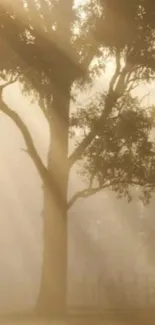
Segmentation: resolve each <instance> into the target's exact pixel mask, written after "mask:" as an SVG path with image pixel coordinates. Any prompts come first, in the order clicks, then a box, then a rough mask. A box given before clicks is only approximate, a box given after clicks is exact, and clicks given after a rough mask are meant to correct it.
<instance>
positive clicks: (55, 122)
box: [0, 0, 155, 313]
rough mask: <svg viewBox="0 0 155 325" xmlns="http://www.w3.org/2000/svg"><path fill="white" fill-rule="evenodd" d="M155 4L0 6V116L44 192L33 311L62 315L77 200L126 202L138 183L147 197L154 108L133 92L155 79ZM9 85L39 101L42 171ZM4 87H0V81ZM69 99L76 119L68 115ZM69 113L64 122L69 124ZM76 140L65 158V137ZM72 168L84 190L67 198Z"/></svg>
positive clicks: (154, 149) (152, 176)
mask: <svg viewBox="0 0 155 325" xmlns="http://www.w3.org/2000/svg"><path fill="white" fill-rule="evenodd" d="M154 16H155V5H154V3H153V1H146V0H143V1H142V0H131V1H130V2H129V3H126V2H124V1H123V0H118V1H114V0H102V1H101V0H91V1H87V2H86V3H85V5H83V6H79V7H78V8H75V6H74V2H73V1H72V0H66V1H64V0H58V1H47V0H42V1H40V0H37V1H34V0H25V1H23V2H21V1H16V3H15V4H14V3H13V4H12V6H11V5H8V2H6V4H5V3H4V4H1V5H0V17H1V20H0V42H1V49H2V50H1V54H0V71H1V78H2V79H3V81H4V84H3V85H2V86H1V103H0V104H1V106H0V107H1V110H2V111H3V112H4V113H6V114H7V115H8V116H10V117H11V118H12V119H13V120H14V122H15V123H16V125H17V126H18V127H19V128H20V130H21V132H22V134H23V136H24V139H25V141H26V144H27V148H28V153H29V155H30V157H31V158H32V159H33V161H34V163H35V165H36V167H37V169H38V171H39V174H40V176H41V178H42V180H43V183H44V186H45V204H44V263H43V271H42V282H41V289H40V295H39V299H38V308H39V310H40V311H42V312H46V313H47V312H52V311H53V312H59V313H60V311H62V312H63V311H64V310H65V302H66V270H67V268H66V264H67V211H68V208H69V207H71V206H72V204H73V203H74V202H75V201H76V200H77V199H78V198H80V197H82V198H84V197H88V196H89V195H93V194H94V193H97V192H98V191H100V190H103V189H104V188H112V189H113V190H114V191H116V193H117V195H118V196H119V197H121V196H127V197H128V200H129V201H130V200H131V197H132V195H131V193H130V188H131V186H139V187H141V188H142V190H143V194H144V195H143V197H144V198H145V201H148V200H149V198H150V195H151V192H152V191H153V190H154V184H155V167H154V166H155V164H154V153H155V146H154V143H153V142H152V141H151V138H150V133H151V130H152V129H153V127H154V118H153V108H152V107H144V105H143V103H140V101H139V99H138V98H136V97H135V95H134V92H133V90H134V89H135V88H136V87H138V86H139V85H140V84H141V83H149V82H151V81H152V80H154V77H155V75H154V68H155V64H154V62H155V61H154V54H155V52H154V41H155V20H154ZM109 59H113V60H114V61H115V71H114V74H113V76H112V78H111V81H110V83H109V87H108V90H107V91H105V89H103V91H101V92H100V93H99V94H97V95H96V96H95V97H92V96H91V98H90V101H89V103H88V105H86V106H82V107H78V106H77V103H76V96H74V95H75V94H74V90H75V89H76V90H78V89H79V90H80V89H81V88H83V87H86V88H87V89H89V88H91V87H92V85H93V81H94V78H95V76H96V75H97V76H98V77H99V76H101V75H103V73H104V71H105V68H106V65H107V64H108V60H109ZM16 80H18V81H19V82H20V83H21V84H22V90H23V92H24V94H31V95H32V96H33V98H35V100H37V101H38V102H39V104H40V107H41V109H42V111H43V113H44V115H45V117H46V118H47V121H48V124H49V131H50V147H49V155H48V166H47V167H46V166H45V165H44V164H43V162H42V161H41V158H40V156H39V154H38V152H37V150H36V148H35V146H34V143H33V141H32V138H31V135H30V133H29V130H28V128H27V127H26V125H25V124H24V123H23V121H22V120H21V118H20V117H19V116H18V114H17V113H16V112H14V111H12V110H11V109H10V108H9V107H8V106H7V105H6V103H4V101H3V96H2V95H3V89H4V86H6V85H7V84H10V83H11V82H14V81H16ZM5 82H6V83H5ZM72 100H74V104H75V108H76V110H75V113H73V114H70V113H71V112H70V103H71V101H72ZM70 115H71V118H70ZM76 128H78V129H80V132H81V142H80V143H77V144H76V146H75V148H74V150H73V152H72V153H71V155H70V156H68V140H69V135H70V134H72V133H73V132H70V131H72V130H75V129H76ZM76 162H80V164H81V166H82V175H84V176H86V180H87V184H88V187H87V188H86V189H85V190H82V191H81V192H78V193H77V194H76V195H74V196H73V197H72V198H71V200H70V201H69V202H67V188H68V177H69V172H70V170H71V168H72V166H73V165H74V164H75V163H76Z"/></svg>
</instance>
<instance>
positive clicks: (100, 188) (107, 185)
mask: <svg viewBox="0 0 155 325" xmlns="http://www.w3.org/2000/svg"><path fill="white" fill-rule="evenodd" d="M117 184H118V185H123V184H124V185H125V184H127V182H126V181H121V182H119V180H118V181H117V180H115V181H112V182H109V183H105V184H103V186H98V187H93V188H87V189H84V190H82V191H79V192H77V193H76V194H74V195H73V196H72V198H71V199H70V200H69V202H68V210H69V209H70V208H71V207H72V205H73V204H74V203H75V202H76V201H77V200H78V199H83V198H88V197H90V196H93V195H94V194H96V193H98V192H101V191H103V190H104V189H106V188H110V187H111V186H114V185H117ZM128 185H133V186H147V187H152V186H153V183H151V182H150V183H146V182H140V181H134V180H130V181H129V184H128Z"/></svg>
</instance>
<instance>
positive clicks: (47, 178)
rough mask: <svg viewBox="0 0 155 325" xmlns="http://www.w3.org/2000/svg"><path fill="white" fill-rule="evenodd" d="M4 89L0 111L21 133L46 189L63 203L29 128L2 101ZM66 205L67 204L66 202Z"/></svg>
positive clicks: (0, 94)
mask: <svg viewBox="0 0 155 325" xmlns="http://www.w3.org/2000/svg"><path fill="white" fill-rule="evenodd" d="M3 89H4V86H2V87H0V110H1V111H2V112H3V113H4V114H6V115H7V116H8V117H9V118H10V119H11V120H12V121H13V122H14V123H15V124H16V126H17V127H18V129H19V130H20V131H21V133H22V135H23V138H24V140H25V143H26V146H27V150H26V151H27V153H28V154H29V156H30V157H31V159H32V160H33V162H34V164H35V166H36V168H37V170H38V173H39V175H40V177H41V179H42V181H43V183H44V185H45V186H46V187H48V188H49V189H50V190H51V191H52V193H53V194H54V195H55V197H56V198H57V199H58V200H59V201H60V200H61V202H63V196H62V194H61V191H60V188H59V186H58V184H57V183H56V180H55V178H54V176H53V175H52V173H51V172H50V173H49V171H48V169H47V168H46V166H45V165H44V163H43V162H42V160H41V158H40V155H39V153H38V152H37V149H36V147H35V145H34V142H33V139H32V136H31V133H30V132H29V130H28V127H27V126H26V124H25V123H24V122H23V120H22V119H21V117H20V116H19V115H18V114H17V113H16V112H15V111H13V110H12V109H10V108H9V107H8V106H7V104H6V103H5V102H4V101H3V99H2V90H3ZM64 204H65V202H64Z"/></svg>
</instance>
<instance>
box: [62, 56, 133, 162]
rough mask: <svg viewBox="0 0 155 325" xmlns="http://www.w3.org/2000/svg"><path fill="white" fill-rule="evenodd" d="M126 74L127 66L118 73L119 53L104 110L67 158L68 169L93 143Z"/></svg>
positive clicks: (121, 89) (119, 91) (119, 92)
mask: <svg viewBox="0 0 155 325" xmlns="http://www.w3.org/2000/svg"><path fill="white" fill-rule="evenodd" d="M128 72H129V67H128V65H127V66H125V67H124V68H123V70H122V72H121V73H120V53H119V52H118V53H116V71H115V73H114V76H113V77H112V80H111V82H110V86H109V91H108V94H107V96H106V100H105V105H104V110H103V111H102V113H101V115H100V117H99V119H98V120H97V121H96V123H95V124H94V126H93V128H92V130H91V131H90V132H89V133H88V135H87V136H86V137H85V138H84V139H83V140H82V142H81V143H80V144H79V146H78V147H77V148H76V149H75V150H74V152H73V153H72V154H71V155H70V157H69V158H68V160H69V166H70V167H72V165H73V164H74V163H75V162H76V161H77V160H79V159H80V158H81V157H82V154H83V152H84V151H85V149H86V148H87V147H88V146H89V145H90V144H91V142H92V141H93V139H94V137H95V135H96V132H97V129H98V126H100V125H101V123H102V124H104V121H105V120H106V118H107V116H108V115H109V113H110V112H111V110H112V108H113V106H114V105H115V103H116V101H117V99H118V98H119V96H120V95H121V91H123V82H124V79H125V75H126V73H128ZM119 75H120V78H119V80H118V82H117V85H116V87H115V90H113V86H114V84H115V82H116V80H117V78H118V76H119Z"/></svg>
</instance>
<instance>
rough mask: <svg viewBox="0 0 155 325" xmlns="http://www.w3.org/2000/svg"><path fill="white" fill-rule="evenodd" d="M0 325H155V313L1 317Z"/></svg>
mask: <svg viewBox="0 0 155 325" xmlns="http://www.w3.org/2000/svg"><path fill="white" fill-rule="evenodd" d="M0 324H3V325H5V324H6V325H102V324H103V325H104V324H105V325H129V324H133V325H138V324H141V325H143V324H144V325H155V312H149V313H147V312H144V311H141V312H139V313H132V314H125V315H123V314H112V313H111V314H110V313H109V314H104V315H100V316H99V315H98V316H92V315H87V316H74V317H67V318H66V319H56V318H50V319H45V318H37V317H32V318H31V317H29V318H28V317H25V318H24V316H23V317H20V318H15V317H1V318H0Z"/></svg>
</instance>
